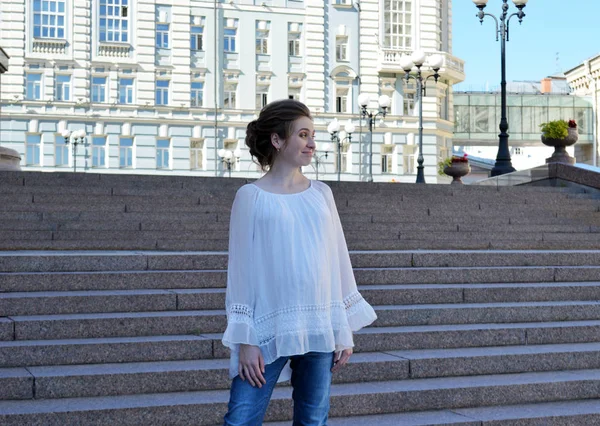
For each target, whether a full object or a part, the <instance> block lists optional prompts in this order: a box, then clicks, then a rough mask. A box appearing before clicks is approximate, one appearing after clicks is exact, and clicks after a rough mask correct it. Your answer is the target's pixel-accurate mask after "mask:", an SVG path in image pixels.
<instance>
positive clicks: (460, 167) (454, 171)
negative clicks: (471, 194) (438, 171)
mask: <svg viewBox="0 0 600 426" xmlns="http://www.w3.org/2000/svg"><path fill="white" fill-rule="evenodd" d="M469 173H471V166H469V163H467V162H453V163H452V164H450V165H449V166H446V167H444V174H446V175H448V176H450V177H452V178H453V179H452V182H450V184H451V185H462V184H463V181H462V180H461V178H462V177H463V176H466V175H468V174H469Z"/></svg>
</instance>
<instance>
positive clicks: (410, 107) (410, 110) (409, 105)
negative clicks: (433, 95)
mask: <svg viewBox="0 0 600 426" xmlns="http://www.w3.org/2000/svg"><path fill="white" fill-rule="evenodd" d="M402 104H403V106H404V115H414V113H415V94H414V93H404V99H403V101H402Z"/></svg>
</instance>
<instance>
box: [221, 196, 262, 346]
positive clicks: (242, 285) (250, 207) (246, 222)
mask: <svg viewBox="0 0 600 426" xmlns="http://www.w3.org/2000/svg"><path fill="white" fill-rule="evenodd" d="M255 197H256V191H255V190H254V189H253V188H252V185H245V186H243V187H242V188H240V189H239V190H238V192H237V194H236V196H235V200H234V201H233V207H232V209H231V221H230V225H229V261H228V266H227V291H226V295H225V306H226V309H227V329H226V330H225V334H224V335H223V344H224V345H225V346H227V347H229V348H230V349H235V348H236V346H237V345H239V344H242V343H243V344H248V345H256V346H258V337H257V334H256V330H255V327H254V306H255V288H254V283H253V282H252V279H253V275H252V265H253V257H254V248H253V240H254V217H255V214H256V212H255Z"/></svg>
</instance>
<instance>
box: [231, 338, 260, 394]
mask: <svg viewBox="0 0 600 426" xmlns="http://www.w3.org/2000/svg"><path fill="white" fill-rule="evenodd" d="M264 372H265V360H264V359H263V356H262V353H261V351H260V348H259V347H258V346H252V345H244V344H241V345H240V362H239V364H238V373H239V374H240V379H242V380H246V379H248V382H250V384H251V385H252V386H258V387H259V388H262V385H264V384H266V383H267V381H266V380H265V377H264V376H263V374H264Z"/></svg>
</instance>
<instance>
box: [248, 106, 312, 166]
mask: <svg viewBox="0 0 600 426" xmlns="http://www.w3.org/2000/svg"><path fill="white" fill-rule="evenodd" d="M301 117H308V118H310V119H311V120H312V117H311V115H310V110H309V109H308V108H307V107H306V105H304V104H303V103H302V102H299V101H296V100H294V99H282V100H279V101H275V102H271V103H270V104H268V105H266V106H265V107H264V108H263V109H262V110H261V111H260V114H259V116H258V118H257V119H256V120H252V121H251V122H250V123H248V126H247V127H246V140H245V142H246V146H247V147H248V148H249V149H250V155H252V157H254V158H255V159H256V161H257V162H258V164H260V167H261V169H262V170H263V171H267V170H268V169H270V168H271V166H272V165H273V163H274V162H275V158H276V156H277V150H276V149H275V147H274V146H273V144H272V143H271V135H272V134H273V133H275V134H277V136H279V138H280V139H282V140H287V139H288V137H289V136H290V135H291V134H292V131H293V123H294V121H296V120H297V119H299V118H301Z"/></svg>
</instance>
